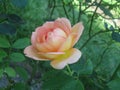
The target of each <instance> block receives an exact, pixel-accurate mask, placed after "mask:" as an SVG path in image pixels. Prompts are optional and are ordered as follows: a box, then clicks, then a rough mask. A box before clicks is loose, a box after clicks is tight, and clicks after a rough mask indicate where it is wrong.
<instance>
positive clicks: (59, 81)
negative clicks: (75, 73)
mask: <svg viewBox="0 0 120 90" xmlns="http://www.w3.org/2000/svg"><path fill="white" fill-rule="evenodd" d="M70 88H72V89H70ZM58 89H59V90H84V87H83V84H82V83H81V82H80V81H76V80H75V79H74V78H73V77H71V76H69V75H66V74H65V73H63V72H62V71H49V72H47V73H45V74H44V75H43V84H42V90H58Z"/></svg>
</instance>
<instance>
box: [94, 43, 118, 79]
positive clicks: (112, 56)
mask: <svg viewBox="0 0 120 90" xmlns="http://www.w3.org/2000/svg"><path fill="white" fill-rule="evenodd" d="M113 46H114V47H117V45H116V46H115V44H113ZM111 47H112V46H111ZM119 64H120V49H118V48H116V49H115V48H110V49H108V50H107V51H106V52H105V53H104V55H103V56H102V60H100V63H99V64H98V65H97V68H96V70H95V71H96V73H97V75H98V77H100V78H101V79H103V80H106V81H108V80H110V79H111V77H112V76H113V75H114V72H115V71H116V69H117V68H118V66H119Z"/></svg>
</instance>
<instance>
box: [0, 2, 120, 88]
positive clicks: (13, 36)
mask: <svg viewBox="0 0 120 90" xmlns="http://www.w3.org/2000/svg"><path fill="white" fill-rule="evenodd" d="M98 1H99V0H98ZM98 1H96V0H0V78H1V79H2V78H3V77H7V78H6V79H7V80H8V86H7V84H6V86H5V87H6V88H5V87H4V86H2V84H0V90H30V89H31V88H32V89H35V88H37V89H35V90H41V88H42V90H119V88H120V87H119V84H120V80H119V79H120V55H119V54H120V30H119V27H120V26H119V22H116V20H118V18H119V15H120V10H119V8H120V2H119V0H113V1H112V0H102V1H101V0H100V1H101V3H100V2H98ZM96 7H98V10H95V9H96ZM58 17H67V18H68V19H69V20H70V21H71V23H72V25H74V24H76V23H77V22H82V23H83V24H84V32H83V34H82V36H81V39H80V41H79V42H77V44H76V45H75V48H78V49H80V50H81V52H82V57H81V58H80V60H79V61H78V62H76V63H75V64H72V65H70V68H69V70H68V69H67V68H65V69H63V70H61V71H60V70H53V68H52V67H51V66H50V62H45V63H43V62H41V61H33V60H31V59H30V58H27V57H25V56H24V54H23V51H24V48H25V47H27V46H29V45H30V37H31V33H32V32H33V31H34V30H35V28H36V27H38V26H41V25H42V24H44V23H45V22H46V21H52V20H55V19H56V18H58ZM112 23H113V24H112ZM90 28H91V29H90ZM26 59H27V60H26ZM71 73H72V75H71ZM6 74H7V76H6ZM15 78H20V80H18V81H17V80H15ZM21 79H22V80H21ZM0 83H1V82H0ZM3 83H4V82H3ZM36 86H38V87H36ZM29 87H31V88H29Z"/></svg>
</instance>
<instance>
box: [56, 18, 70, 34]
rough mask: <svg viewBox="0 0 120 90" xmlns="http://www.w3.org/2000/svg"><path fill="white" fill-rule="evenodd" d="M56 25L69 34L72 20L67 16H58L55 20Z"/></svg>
mask: <svg viewBox="0 0 120 90" xmlns="http://www.w3.org/2000/svg"><path fill="white" fill-rule="evenodd" d="M55 27H56V28H60V29H62V30H63V31H64V32H65V33H66V34H67V35H69V33H70V32H71V24H70V21H69V20H68V19H66V18H58V19H57V20H55Z"/></svg>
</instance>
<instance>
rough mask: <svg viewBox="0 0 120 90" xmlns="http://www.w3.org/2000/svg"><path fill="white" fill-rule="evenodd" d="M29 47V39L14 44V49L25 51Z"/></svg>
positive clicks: (22, 39)
mask: <svg viewBox="0 0 120 90" xmlns="http://www.w3.org/2000/svg"><path fill="white" fill-rule="evenodd" d="M28 45H30V40H29V39H28V38H21V39H18V40H17V41H15V43H14V44H13V48H16V49H23V48H25V47H27V46H28Z"/></svg>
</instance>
